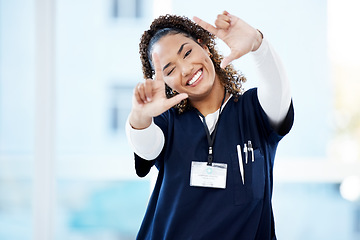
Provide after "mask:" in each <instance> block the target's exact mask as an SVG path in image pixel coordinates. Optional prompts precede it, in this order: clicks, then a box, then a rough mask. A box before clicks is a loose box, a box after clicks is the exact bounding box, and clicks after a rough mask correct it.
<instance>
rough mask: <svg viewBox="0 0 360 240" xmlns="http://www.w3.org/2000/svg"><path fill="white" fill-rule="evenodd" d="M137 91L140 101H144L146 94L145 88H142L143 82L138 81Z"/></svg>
mask: <svg viewBox="0 0 360 240" xmlns="http://www.w3.org/2000/svg"><path fill="white" fill-rule="evenodd" d="M137 91H138V94H139V97H140V100H141V101H142V103H146V102H147V100H146V95H145V89H144V84H143V83H140V84H139V85H138V87H137Z"/></svg>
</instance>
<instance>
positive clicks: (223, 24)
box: [215, 18, 230, 30]
mask: <svg viewBox="0 0 360 240" xmlns="http://www.w3.org/2000/svg"><path fill="white" fill-rule="evenodd" d="M215 26H216V27H217V28H218V29H225V30H227V29H228V28H229V27H230V21H229V22H228V21H226V20H225V19H219V18H218V19H216V20H215Z"/></svg>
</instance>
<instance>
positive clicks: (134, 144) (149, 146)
mask: <svg viewBox="0 0 360 240" xmlns="http://www.w3.org/2000/svg"><path fill="white" fill-rule="evenodd" d="M125 131H126V136H127V139H128V142H129V144H130V147H131V148H132V150H133V152H134V153H136V154H137V155H138V156H139V157H141V158H143V159H146V160H153V159H155V158H156V157H157V156H159V154H160V153H161V151H162V149H163V147H164V144H165V137H164V134H163V132H162V131H161V129H160V128H159V127H158V126H157V125H156V124H155V123H154V121H151V124H150V126H149V127H147V128H145V129H139V130H138V129H134V128H133V127H131V125H130V122H129V119H128V120H127V121H126V126H125Z"/></svg>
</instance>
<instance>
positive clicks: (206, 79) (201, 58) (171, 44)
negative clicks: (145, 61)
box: [152, 34, 217, 101]
mask: <svg viewBox="0 0 360 240" xmlns="http://www.w3.org/2000/svg"><path fill="white" fill-rule="evenodd" d="M152 52H153V53H156V54H157V55H158V57H159V59H160V66H161V69H162V71H163V77H164V81H165V83H166V84H167V85H168V86H169V87H171V88H172V89H173V90H175V91H177V92H179V93H187V94H188V95H189V99H190V100H194V101H197V100H201V99H202V98H204V97H207V96H208V95H209V94H210V93H211V92H212V91H213V89H214V83H215V82H216V78H217V77H216V74H215V68H214V65H213V62H212V61H211V59H210V57H209V51H208V48H207V47H206V46H201V45H200V44H199V43H197V42H195V41H194V40H193V39H191V38H189V37H186V36H185V35H183V34H168V35H165V36H164V37H162V38H161V39H160V40H159V41H157V42H156V43H155V44H154V45H153V47H152Z"/></svg>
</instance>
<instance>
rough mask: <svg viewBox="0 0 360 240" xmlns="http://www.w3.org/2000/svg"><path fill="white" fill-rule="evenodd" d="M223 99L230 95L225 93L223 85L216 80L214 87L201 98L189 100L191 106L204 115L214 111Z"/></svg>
mask: <svg viewBox="0 0 360 240" xmlns="http://www.w3.org/2000/svg"><path fill="white" fill-rule="evenodd" d="M224 94H226V96H225V101H226V100H227V99H228V97H229V96H230V94H229V93H225V90H224V86H223V85H222V84H221V83H220V81H216V83H215V84H214V87H213V88H212V90H211V92H210V93H209V94H208V95H207V96H205V97H204V98H202V99H201V100H200V99H199V100H190V101H191V104H192V105H193V107H195V108H196V109H197V110H198V111H199V112H201V114H202V115H204V116H205V117H206V116H207V115H208V114H210V113H213V112H216V111H217V110H218V109H219V108H220V106H221V103H222V101H223V99H224Z"/></svg>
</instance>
